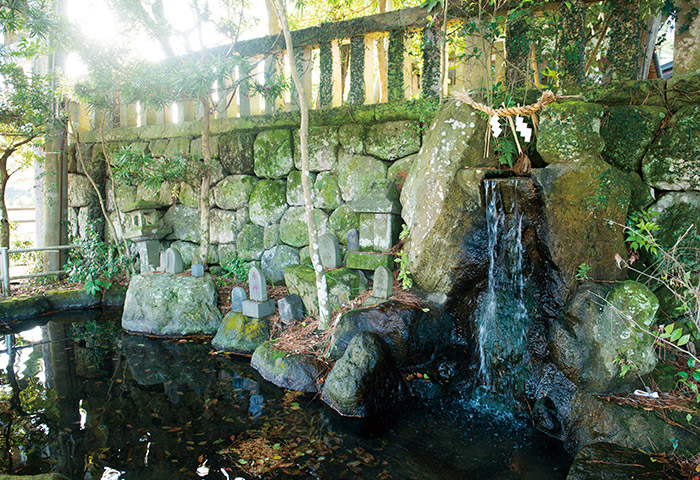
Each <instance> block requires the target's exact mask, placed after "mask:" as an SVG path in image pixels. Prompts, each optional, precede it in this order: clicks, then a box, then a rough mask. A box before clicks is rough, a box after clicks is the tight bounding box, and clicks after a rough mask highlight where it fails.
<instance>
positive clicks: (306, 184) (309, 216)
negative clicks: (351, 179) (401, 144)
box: [275, 0, 330, 328]
mask: <svg viewBox="0 0 700 480" xmlns="http://www.w3.org/2000/svg"><path fill="white" fill-rule="evenodd" d="M275 1H276V3H277V6H278V9H277V14H278V15H279V19H280V23H281V24H282V31H283V32H284V39H285V41H286V44H287V55H288V57H289V65H290V69H291V73H292V79H293V80H294V85H295V86H296V89H297V93H298V94H299V110H300V111H301V125H300V128H299V143H300V145H301V186H302V189H303V191H304V211H305V212H306V227H307V229H308V231H309V255H311V263H312V265H313V267H314V272H315V273H316V291H317V294H318V314H319V322H320V323H321V325H322V326H323V328H328V327H329V326H330V311H329V308H328V288H327V285H326V275H325V273H324V272H323V266H322V265H321V259H320V257H319V255H318V252H317V249H318V238H317V234H316V233H317V232H316V221H315V217H314V207H313V203H312V202H311V184H310V180H309V146H308V133H309V109H308V106H307V105H306V100H305V98H306V94H305V92H304V85H303V84H302V83H301V79H300V78H299V72H298V71H297V67H296V62H295V61H294V45H293V44H292V35H291V33H290V31H289V23H288V22H287V9H286V7H285V4H284V0H275Z"/></svg>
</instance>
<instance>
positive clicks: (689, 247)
mask: <svg viewBox="0 0 700 480" xmlns="http://www.w3.org/2000/svg"><path fill="white" fill-rule="evenodd" d="M650 210H651V211H653V212H656V213H657V214H658V215H657V216H655V217H653V220H654V222H655V223H656V224H657V225H658V226H659V229H658V230H657V231H656V232H655V235H654V236H655V238H656V240H657V241H658V242H659V245H660V246H661V247H662V248H663V249H665V250H670V249H671V248H672V247H673V246H674V245H675V244H676V242H677V241H678V239H679V238H681V237H682V236H683V235H685V233H686V232H688V235H687V236H686V237H685V238H684V240H683V241H682V242H681V245H682V248H683V251H685V252H693V251H697V249H700V230H699V229H700V192H669V193H666V194H664V195H662V196H661V197H660V198H659V199H658V200H657V201H656V203H654V205H652V206H651V208H650ZM691 225H694V228H693V229H691V230H690V231H688V229H689V228H690V226H691Z"/></svg>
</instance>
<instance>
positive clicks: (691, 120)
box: [642, 106, 700, 190]
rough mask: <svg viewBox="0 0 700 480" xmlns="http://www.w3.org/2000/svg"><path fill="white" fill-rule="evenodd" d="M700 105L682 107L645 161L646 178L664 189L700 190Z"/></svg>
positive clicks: (643, 170)
mask: <svg viewBox="0 0 700 480" xmlns="http://www.w3.org/2000/svg"><path fill="white" fill-rule="evenodd" d="M698 129H700V107H699V106H694V107H684V108H681V109H680V110H679V111H678V112H677V113H676V114H675V115H674V116H673V118H672V119H671V121H670V122H669V123H668V125H666V127H665V128H664V129H663V130H662V132H661V134H660V135H659V137H658V138H657V140H656V141H655V142H654V143H653V144H652V145H651V147H650V148H649V151H648V152H647V154H646V156H645V157H644V160H643V162H642V172H643V176H644V181H645V182H646V183H648V184H649V185H651V186H652V187H654V188H658V189H660V190H700V166H699V165H698V162H697V159H698V157H700V142H698V139H697V131H698Z"/></svg>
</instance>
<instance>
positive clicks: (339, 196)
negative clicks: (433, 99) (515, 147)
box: [69, 103, 431, 283]
mask: <svg viewBox="0 0 700 480" xmlns="http://www.w3.org/2000/svg"><path fill="white" fill-rule="evenodd" d="M398 105H399V106H401V105H402V104H401V103H399V104H398ZM379 108H384V109H385V110H386V109H387V106H386V105H384V106H383V107H382V106H380V107H379ZM334 110H336V111H339V112H341V114H336V115H334V116H333V115H328V114H327V113H325V114H324V115H327V117H324V118H322V119H320V120H318V119H316V120H314V121H313V124H312V125H313V126H312V127H310V130H309V148H310V171H311V180H312V186H313V193H314V207H315V211H316V223H317V225H318V226H319V229H320V232H321V233H325V232H326V231H328V232H332V233H334V234H335V235H337V237H338V239H339V240H340V242H341V244H344V243H345V242H346V236H347V232H348V230H350V229H352V228H358V229H359V228H360V224H361V222H363V221H364V222H370V223H371V220H372V218H370V217H368V214H366V213H357V212H355V211H353V209H352V208H351V207H350V203H352V202H353V201H354V200H358V199H361V198H363V196H365V194H366V193H367V190H368V188H369V186H370V184H371V183H372V182H373V181H375V180H385V179H390V180H395V179H398V180H399V183H402V181H403V179H404V178H405V175H406V172H407V171H408V169H409V167H410V165H411V162H412V160H413V158H414V157H415V154H416V152H418V150H419V149H420V146H421V138H422V123H421V121H420V118H419V117H418V113H417V112H416V111H413V112H412V113H411V112H410V111H408V113H407V112H403V111H402V110H401V108H397V109H395V110H396V111H397V112H398V113H394V114H391V115H384V116H383V117H384V118H381V117H382V116H381V115H377V114H376V112H375V111H374V110H375V108H374V107H372V109H371V110H368V109H367V107H356V108H355V109H348V108H344V109H334ZM353 110H354V111H356V112H357V118H358V121H357V122H353V123H351V122H352V117H353V115H352V111H353ZM368 111H369V112H370V115H368V114H367V112H368ZM430 111H431V110H430V109H429V108H428V109H426V108H422V109H419V112H422V113H421V115H424V116H426V113H425V112H427V118H428V119H429V118H430ZM348 112H350V113H349V114H348ZM336 113H337V112H336ZM378 117H379V118H378ZM328 119H330V120H328ZM228 120H229V119H224V121H222V122H218V123H215V127H214V128H213V130H214V133H215V134H214V135H213V137H212V139H211V149H212V154H213V157H214V159H215V163H216V167H215V169H214V170H215V171H214V174H213V178H212V183H211V185H212V187H211V196H210V210H209V219H210V242H211V247H210V250H209V254H208V263H209V264H210V265H215V264H219V265H225V264H227V263H228V262H231V260H232V259H233V258H234V256H235V255H238V256H239V257H240V258H242V259H243V260H245V261H246V262H249V263H251V264H252V263H255V264H258V265H261V266H262V268H263V271H264V273H265V274H266V276H267V277H268V279H269V280H270V281H272V282H274V283H281V282H282V281H283V272H284V267H286V266H287V265H290V264H296V263H300V262H302V263H303V262H305V261H307V262H308V261H309V260H308V243H309V241H308V234H307V228H306V224H305V220H304V207H303V203H304V202H303V195H302V188H301V172H300V170H299V169H300V167H301V157H300V152H299V136H298V128H295V126H294V122H289V121H286V122H280V121H279V118H278V117H273V116H268V117H259V118H258V119H257V122H258V124H257V125H256V126H255V128H238V125H236V124H235V123H233V122H228V124H227V121H228ZM236 120H243V119H236ZM215 122H216V121H215ZM198 126H199V124H198V123H196V122H190V123H187V124H182V125H180V126H179V128H176V127H178V126H176V125H170V126H168V128H166V129H164V130H162V133H161V135H162V136H159V135H158V132H154V131H153V129H152V128H151V129H150V130H149V127H144V128H135V129H121V130H120V131H113V132H111V134H110V135H108V137H107V138H108V141H106V142H105V148H104V150H103V148H102V144H101V143H100V142H97V141H96V138H95V136H96V135H86V138H87V140H88V141H85V142H84V143H82V144H81V152H80V153H81V154H82V157H83V163H84V164H85V165H86V166H87V168H88V169H89V170H90V173H91V174H92V176H93V177H94V178H95V180H96V183H97V185H98V188H100V190H101V191H102V194H103V196H104V198H105V199H106V205H107V210H108V211H109V214H110V216H111V218H112V220H113V221H114V223H115V224H116V225H118V224H119V222H118V221H117V211H116V210H117V209H116V208H115V203H116V204H118V206H119V209H120V210H125V209H127V210H128V208H129V206H131V205H134V204H135V203H137V202H139V201H145V202H149V203H151V204H154V205H156V206H157V209H158V211H159V214H160V215H161V217H162V222H163V223H164V224H165V226H166V227H170V228H172V233H170V234H169V235H168V236H167V237H166V238H165V239H164V240H163V241H161V249H165V248H167V247H168V246H173V247H175V248H177V249H178V250H180V252H181V253H182V256H183V260H184V263H185V267H186V268H187V267H188V266H189V264H190V263H191V259H192V255H193V254H194V253H196V252H197V251H198V249H199V242H200V215H199V210H198V202H199V198H198V197H199V186H198V184H197V182H196V181H194V182H192V183H186V182H182V183H179V184H167V183H164V184H162V185H159V186H156V187H153V186H148V185H146V184H139V185H137V186H129V185H124V184H116V185H114V188H112V182H111V179H110V178H109V176H108V174H107V172H106V171H105V170H106V169H105V162H104V151H106V152H107V154H108V156H110V157H111V155H110V152H114V151H116V150H117V149H118V148H119V147H122V146H125V145H129V146H130V147H131V148H132V150H134V149H135V150H138V151H144V152H148V153H150V155H151V156H152V157H154V158H161V157H168V156H173V155H178V154H179V155H184V156H188V155H191V156H197V155H198V154H200V152H201V137H200V136H199V135H197V132H198V129H197V128H198ZM227 126H228V127H230V128H227ZM246 126H247V127H250V124H249V122H248V125H246ZM166 135H167V136H166ZM117 139H118V140H119V141H110V140H117ZM77 153H78V152H77V150H76V148H75V147H73V149H72V150H71V153H70V161H69V172H70V173H69V223H70V232H71V234H72V235H73V236H74V237H77V236H79V235H84V233H85V226H86V225H87V223H88V222H90V221H94V220H97V219H99V218H100V217H101V212H100V208H99V203H98V202H97V196H96V194H95V192H94V189H93V187H92V186H91V185H90V182H89V181H88V178H87V177H86V175H85V171H84V168H83V167H82V165H83V163H81V162H80V161H79V160H80V159H79V157H78V155H77ZM112 162H114V159H112ZM402 172H403V173H402ZM370 215H371V214H370ZM392 218H393V219H395V222H394V223H396V225H394V227H393V231H392V235H393V237H396V236H397V235H398V232H399V231H400V217H399V216H398V215H392ZM368 231H369V230H368ZM370 234H371V232H370ZM370 234H368V235H370ZM105 237H106V238H107V239H109V240H111V241H114V238H113V235H112V234H111V232H110V231H109V229H106V230H105ZM395 240H397V239H396V238H395ZM363 250H366V251H382V250H386V247H384V248H381V250H380V249H379V248H378V247H377V246H376V245H374V244H373V242H372V239H371V238H368V239H367V240H366V241H365V242H364V244H363Z"/></svg>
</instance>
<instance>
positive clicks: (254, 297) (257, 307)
mask: <svg viewBox="0 0 700 480" xmlns="http://www.w3.org/2000/svg"><path fill="white" fill-rule="evenodd" d="M248 290H250V300H244V301H243V303H242V308H243V315H245V316H247V317H253V318H264V317H267V316H269V315H272V314H273V313H275V301H274V300H268V299H267V282H266V281H265V275H263V273H262V272H261V271H260V270H258V269H257V268H256V267H253V268H251V269H250V272H248Z"/></svg>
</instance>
